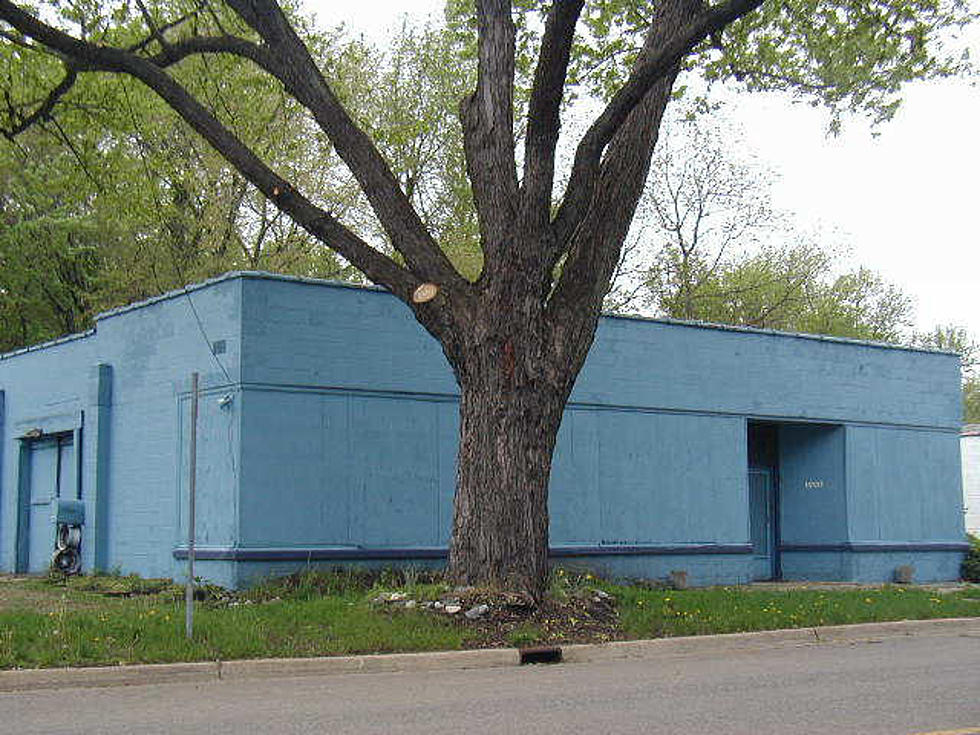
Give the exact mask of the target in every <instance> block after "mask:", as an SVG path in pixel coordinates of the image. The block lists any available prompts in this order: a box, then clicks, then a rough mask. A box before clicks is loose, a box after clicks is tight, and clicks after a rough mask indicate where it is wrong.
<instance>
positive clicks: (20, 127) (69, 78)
mask: <svg viewBox="0 0 980 735" xmlns="http://www.w3.org/2000/svg"><path fill="white" fill-rule="evenodd" d="M77 78H78V72H77V71H76V70H75V69H74V68H72V67H70V66H69V67H67V68H66V69H65V76H64V78H63V79H62V80H61V81H60V82H58V84H57V85H56V86H55V87H54V89H52V90H51V91H50V92H49V93H48V96H47V97H46V98H45V99H44V102H42V103H41V105H40V106H39V107H38V108H37V109H36V110H34V112H32V113H31V114H29V115H25V116H23V117H21V116H20V115H18V116H17V117H20V119H19V120H18V121H17V122H16V123H14V112H15V111H14V110H13V109H11V110H10V118H11V120H10V121H11V127H9V128H5V129H3V130H0V132H2V133H3V136H4V137H5V138H7V139H8V140H13V139H14V138H15V137H16V136H18V135H20V134H21V133H23V132H24V131H25V130H27V129H28V128H29V127H31V126H32V125H34V124H35V123H38V122H41V121H43V120H47V119H49V118H50V116H51V111H52V110H54V107H55V105H57V104H58V102H59V101H60V100H61V98H62V97H64V96H65V95H66V94H68V91H69V90H70V89H71V88H72V87H73V86H74V84H75V80H76V79H77Z"/></svg>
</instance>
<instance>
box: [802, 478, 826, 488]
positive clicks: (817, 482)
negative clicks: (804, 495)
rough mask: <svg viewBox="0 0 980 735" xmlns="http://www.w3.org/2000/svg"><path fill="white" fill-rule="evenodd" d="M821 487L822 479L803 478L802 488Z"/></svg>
mask: <svg viewBox="0 0 980 735" xmlns="http://www.w3.org/2000/svg"><path fill="white" fill-rule="evenodd" d="M822 487H823V480H804V481H803V489H804V490H819V489H820V488H822Z"/></svg>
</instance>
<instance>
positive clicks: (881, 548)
mask: <svg viewBox="0 0 980 735" xmlns="http://www.w3.org/2000/svg"><path fill="white" fill-rule="evenodd" d="M969 549H970V544H968V543H967V542H965V541H964V542H962V543H957V542H955V541H953V542H939V541H924V542H911V543H893V542H881V541H851V542H845V543H838V544H781V545H780V546H779V550H780V551H783V552H792V551H806V552H814V551H849V552H851V553H855V554H866V553H874V552H896V551H914V552H922V551H968V550H969Z"/></svg>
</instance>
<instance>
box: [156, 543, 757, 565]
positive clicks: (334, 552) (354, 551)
mask: <svg viewBox="0 0 980 735" xmlns="http://www.w3.org/2000/svg"><path fill="white" fill-rule="evenodd" d="M448 553H449V552H448V550H447V549H446V548H445V547H438V546H435V547H433V546H412V547H404V548H390V547H385V548H363V547H323V548H315V549H283V548H261V549H248V548H238V549H236V548H229V547H218V548H214V547H212V548H197V549H195V550H194V558H195V559H199V560H201V561H356V560H364V561H367V560H378V559H445V558H446V557H447V556H448ZM750 553H752V545H751V544H677V545H661V544H631V545H626V544H623V545H617V546H613V545H592V546H586V545H583V546H577V545H576V546H552V547H551V549H550V550H549V556H551V557H552V558H556V559H566V558H571V557H579V556H663V555H667V556H680V555H684V554H750ZM173 555H174V558H175V559H186V558H187V549H186V548H177V549H174V552H173Z"/></svg>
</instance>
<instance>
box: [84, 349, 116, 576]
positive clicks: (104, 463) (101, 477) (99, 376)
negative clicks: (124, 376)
mask: <svg viewBox="0 0 980 735" xmlns="http://www.w3.org/2000/svg"><path fill="white" fill-rule="evenodd" d="M111 412H112V366H111V365H106V364H105V363H100V364H99V365H98V366H97V369H96V400H95V426H94V427H93V428H94V434H95V528H94V532H95V563H94V567H95V569H97V570H99V571H105V570H107V569H108V568H109V506H110V504H111V497H110V487H109V442H110V440H111V435H110V418H111ZM79 454H80V453H79Z"/></svg>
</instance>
